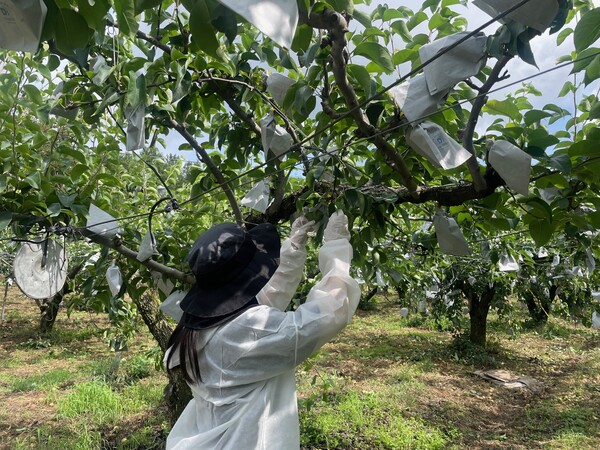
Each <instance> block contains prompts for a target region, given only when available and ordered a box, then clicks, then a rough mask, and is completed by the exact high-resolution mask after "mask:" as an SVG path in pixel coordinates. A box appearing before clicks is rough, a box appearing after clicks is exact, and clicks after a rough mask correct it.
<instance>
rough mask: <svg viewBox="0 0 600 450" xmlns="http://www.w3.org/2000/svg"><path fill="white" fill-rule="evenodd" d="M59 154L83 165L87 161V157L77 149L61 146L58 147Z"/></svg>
mask: <svg viewBox="0 0 600 450" xmlns="http://www.w3.org/2000/svg"><path fill="white" fill-rule="evenodd" d="M58 152H59V153H62V154H63V155H67V156H70V157H71V158H73V159H74V160H75V161H77V162H79V163H81V164H86V162H87V161H86V159H85V155H84V154H83V153H82V152H80V151H79V150H77V149H74V148H71V147H69V146H67V145H61V146H59V147H58Z"/></svg>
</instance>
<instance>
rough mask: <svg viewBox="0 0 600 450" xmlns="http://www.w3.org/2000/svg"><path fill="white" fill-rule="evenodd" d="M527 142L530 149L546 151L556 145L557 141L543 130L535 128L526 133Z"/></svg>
mask: <svg viewBox="0 0 600 450" xmlns="http://www.w3.org/2000/svg"><path fill="white" fill-rule="evenodd" d="M527 142H528V144H529V146H531V147H538V148H541V149H546V148H548V147H550V146H552V145H556V144H558V142H559V140H558V139H557V138H556V137H555V136H552V135H551V134H548V132H547V131H546V130H545V129H544V128H536V129H535V130H532V131H529V132H528V133H527Z"/></svg>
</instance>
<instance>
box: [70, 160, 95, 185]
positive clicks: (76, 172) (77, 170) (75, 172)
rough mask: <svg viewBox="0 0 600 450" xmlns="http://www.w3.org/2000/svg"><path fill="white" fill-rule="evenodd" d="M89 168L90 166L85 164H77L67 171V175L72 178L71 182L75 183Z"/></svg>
mask: <svg viewBox="0 0 600 450" xmlns="http://www.w3.org/2000/svg"><path fill="white" fill-rule="evenodd" d="M89 169H90V168H89V167H88V166H86V165H85V164H77V165H76V166H75V167H73V168H72V169H71V171H70V172H69V176H70V177H71V180H73V183H77V181H78V180H79V178H81V175H83V174H84V173H86V172H88V171H89Z"/></svg>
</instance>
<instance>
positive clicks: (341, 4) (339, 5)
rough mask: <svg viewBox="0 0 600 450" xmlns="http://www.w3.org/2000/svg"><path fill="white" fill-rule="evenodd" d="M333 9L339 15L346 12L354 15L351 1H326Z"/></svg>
mask: <svg viewBox="0 0 600 450" xmlns="http://www.w3.org/2000/svg"><path fill="white" fill-rule="evenodd" d="M327 3H329V4H330V5H331V6H333V9H334V10H335V11H337V12H339V13H341V12H344V11H345V12H347V13H348V14H350V15H352V13H354V1H353V0H328V2H327Z"/></svg>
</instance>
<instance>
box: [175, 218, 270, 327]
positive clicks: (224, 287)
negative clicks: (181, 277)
mask: <svg viewBox="0 0 600 450" xmlns="http://www.w3.org/2000/svg"><path fill="white" fill-rule="evenodd" d="M280 247H281V242H280V238H279V234H278V233H277V229H276V228H275V226H273V225H271V224H268V223H265V224H260V225H257V226H255V227H254V228H252V229H251V230H250V231H246V230H244V229H243V228H241V227H240V226H238V225H236V224H234V223H229V222H227V223H221V224H219V225H215V226H213V227H212V228H210V229H209V230H207V231H206V232H204V233H203V234H202V235H201V236H200V237H199V238H198V239H197V240H196V242H195V243H194V246H193V247H192V249H191V250H190V252H189V254H188V262H189V265H190V268H191V269H192V272H193V273H194V275H195V277H196V283H195V284H194V285H193V286H192V288H191V289H190V291H189V292H188V293H187V295H186V296H185V297H184V298H183V300H182V301H181V303H180V306H181V309H182V310H183V312H184V314H183V316H182V318H181V323H182V324H183V325H184V326H186V327H188V328H193V329H202V328H208V327H212V326H216V325H219V324H221V323H223V322H225V321H227V320H229V319H230V318H232V317H234V316H235V315H237V314H239V313H240V312H242V311H244V310H245V309H247V308H248V307H249V306H251V305H253V304H256V300H255V296H256V294H258V293H259V292H260V290H261V289H262V288H263V287H264V286H265V284H266V283H267V281H269V279H270V278H271V276H272V275H273V273H274V272H275V270H276V269H277V267H278V265H279V250H280Z"/></svg>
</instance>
